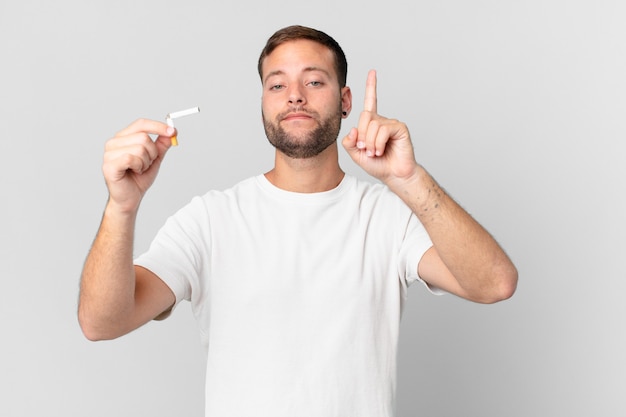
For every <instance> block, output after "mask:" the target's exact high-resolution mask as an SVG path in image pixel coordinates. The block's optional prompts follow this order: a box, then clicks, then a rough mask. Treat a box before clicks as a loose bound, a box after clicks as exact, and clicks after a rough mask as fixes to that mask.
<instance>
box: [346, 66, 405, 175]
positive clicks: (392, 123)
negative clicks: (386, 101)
mask: <svg viewBox="0 0 626 417" xmlns="http://www.w3.org/2000/svg"><path fill="white" fill-rule="evenodd" d="M376 83H377V81H376V71H374V70H371V71H370V72H369V73H368V75H367V82H366V85H365V103H364V108H363V112H361V116H360V117H359V124H358V127H356V128H352V129H351V130H350V132H349V133H348V135H347V136H346V137H345V138H344V139H343V146H344V148H345V149H346V151H347V152H348V154H349V155H350V156H351V157H352V159H353V160H354V162H356V163H357V164H358V165H359V166H360V167H361V168H363V169H364V170H365V171H366V172H367V173H368V174H370V175H372V176H374V177H376V178H378V179H380V180H381V181H383V182H385V183H388V182H389V181H393V180H395V179H407V178H409V177H410V176H411V175H413V174H414V173H415V171H416V168H417V163H416V161H415V156H414V154H413V144H412V143H411V136H410V135H409V130H408V129H407V127H406V125H405V124H404V123H402V122H400V121H398V120H395V119H388V118H386V117H383V116H381V115H379V114H378V108H377V101H378V100H377V96H376Z"/></svg>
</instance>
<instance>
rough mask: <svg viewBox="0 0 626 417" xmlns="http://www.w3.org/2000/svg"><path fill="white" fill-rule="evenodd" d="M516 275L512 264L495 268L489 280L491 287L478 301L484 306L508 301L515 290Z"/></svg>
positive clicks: (515, 269)
mask: <svg viewBox="0 0 626 417" xmlns="http://www.w3.org/2000/svg"><path fill="white" fill-rule="evenodd" d="M517 279H518V273H517V268H515V265H513V264H512V263H508V265H506V266H503V267H501V268H497V271H494V274H493V277H492V279H491V282H492V286H491V288H490V290H489V291H485V293H484V294H483V299H482V300H479V302H482V303H484V304H494V303H497V302H500V301H504V300H508V299H509V298H511V297H512V296H513V294H515V291H516V290H517Z"/></svg>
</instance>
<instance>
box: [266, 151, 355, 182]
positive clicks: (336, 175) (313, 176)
mask: <svg viewBox="0 0 626 417" xmlns="http://www.w3.org/2000/svg"><path fill="white" fill-rule="evenodd" d="M265 177H266V178H267V179H268V181H269V182H271V183H272V184H273V185H274V186H276V187H278V188H281V189H283V190H286V191H292V192H296V193H320V192H324V191H329V190H332V189H333V188H335V187H337V186H338V185H339V183H340V182H341V180H342V179H343V177H344V172H343V171H342V170H341V168H340V167H339V158H338V153H337V143H336V142H335V143H333V144H332V145H330V146H329V147H328V148H326V149H325V150H324V151H323V152H322V153H320V154H319V155H317V156H314V157H312V158H305V159H294V158H290V157H288V156H286V155H285V154H283V153H282V152H280V151H276V158H275V164H274V168H273V169H272V170H271V171H269V172H267V173H266V174H265Z"/></svg>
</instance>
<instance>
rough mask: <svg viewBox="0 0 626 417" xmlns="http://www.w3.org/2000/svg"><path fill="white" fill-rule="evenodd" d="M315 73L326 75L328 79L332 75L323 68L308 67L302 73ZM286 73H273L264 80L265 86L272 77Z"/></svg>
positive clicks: (278, 71)
mask: <svg viewBox="0 0 626 417" xmlns="http://www.w3.org/2000/svg"><path fill="white" fill-rule="evenodd" d="M314 71H319V72H322V73H324V74H325V75H326V76H327V77H329V78H330V73H329V72H328V71H326V70H325V69H323V68H320V67H306V68H304V69H303V70H302V72H314ZM284 74H285V71H282V70H276V71H272V72H270V73H269V74H267V76H266V77H265V79H264V80H263V84H265V83H266V82H267V80H268V79H269V78H271V77H274V76H277V75H284Z"/></svg>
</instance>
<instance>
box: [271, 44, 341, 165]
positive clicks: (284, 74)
mask: <svg viewBox="0 0 626 417" xmlns="http://www.w3.org/2000/svg"><path fill="white" fill-rule="evenodd" d="M262 69H263V103H262V112H263V113H262V114H263V125H264V127H265V133H266V135H267V138H268V140H269V141H270V143H271V144H272V145H274V147H276V149H277V150H279V151H280V152H282V153H284V154H285V155H287V156H289V157H291V158H310V157H313V156H316V155H318V154H320V153H321V152H322V151H323V150H325V149H326V148H327V147H328V146H330V145H331V144H332V143H334V142H335V141H336V139H337V136H338V135H339V128H340V127H341V117H342V114H341V113H342V110H343V109H346V108H347V110H349V104H348V107H346V103H347V102H346V100H349V97H348V96H349V93H350V91H349V89H348V88H347V87H344V88H343V89H341V88H340V87H339V82H338V81H337V74H336V72H335V67H334V56H333V53H332V51H331V50H330V49H328V48H326V47H325V46H323V45H321V44H318V43H317V42H313V41H309V40H296V41H289V42H286V43H284V44H282V45H280V46H278V47H277V48H276V49H274V51H272V53H271V54H270V55H268V56H267V57H266V58H265V60H264V61H263V64H262Z"/></svg>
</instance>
